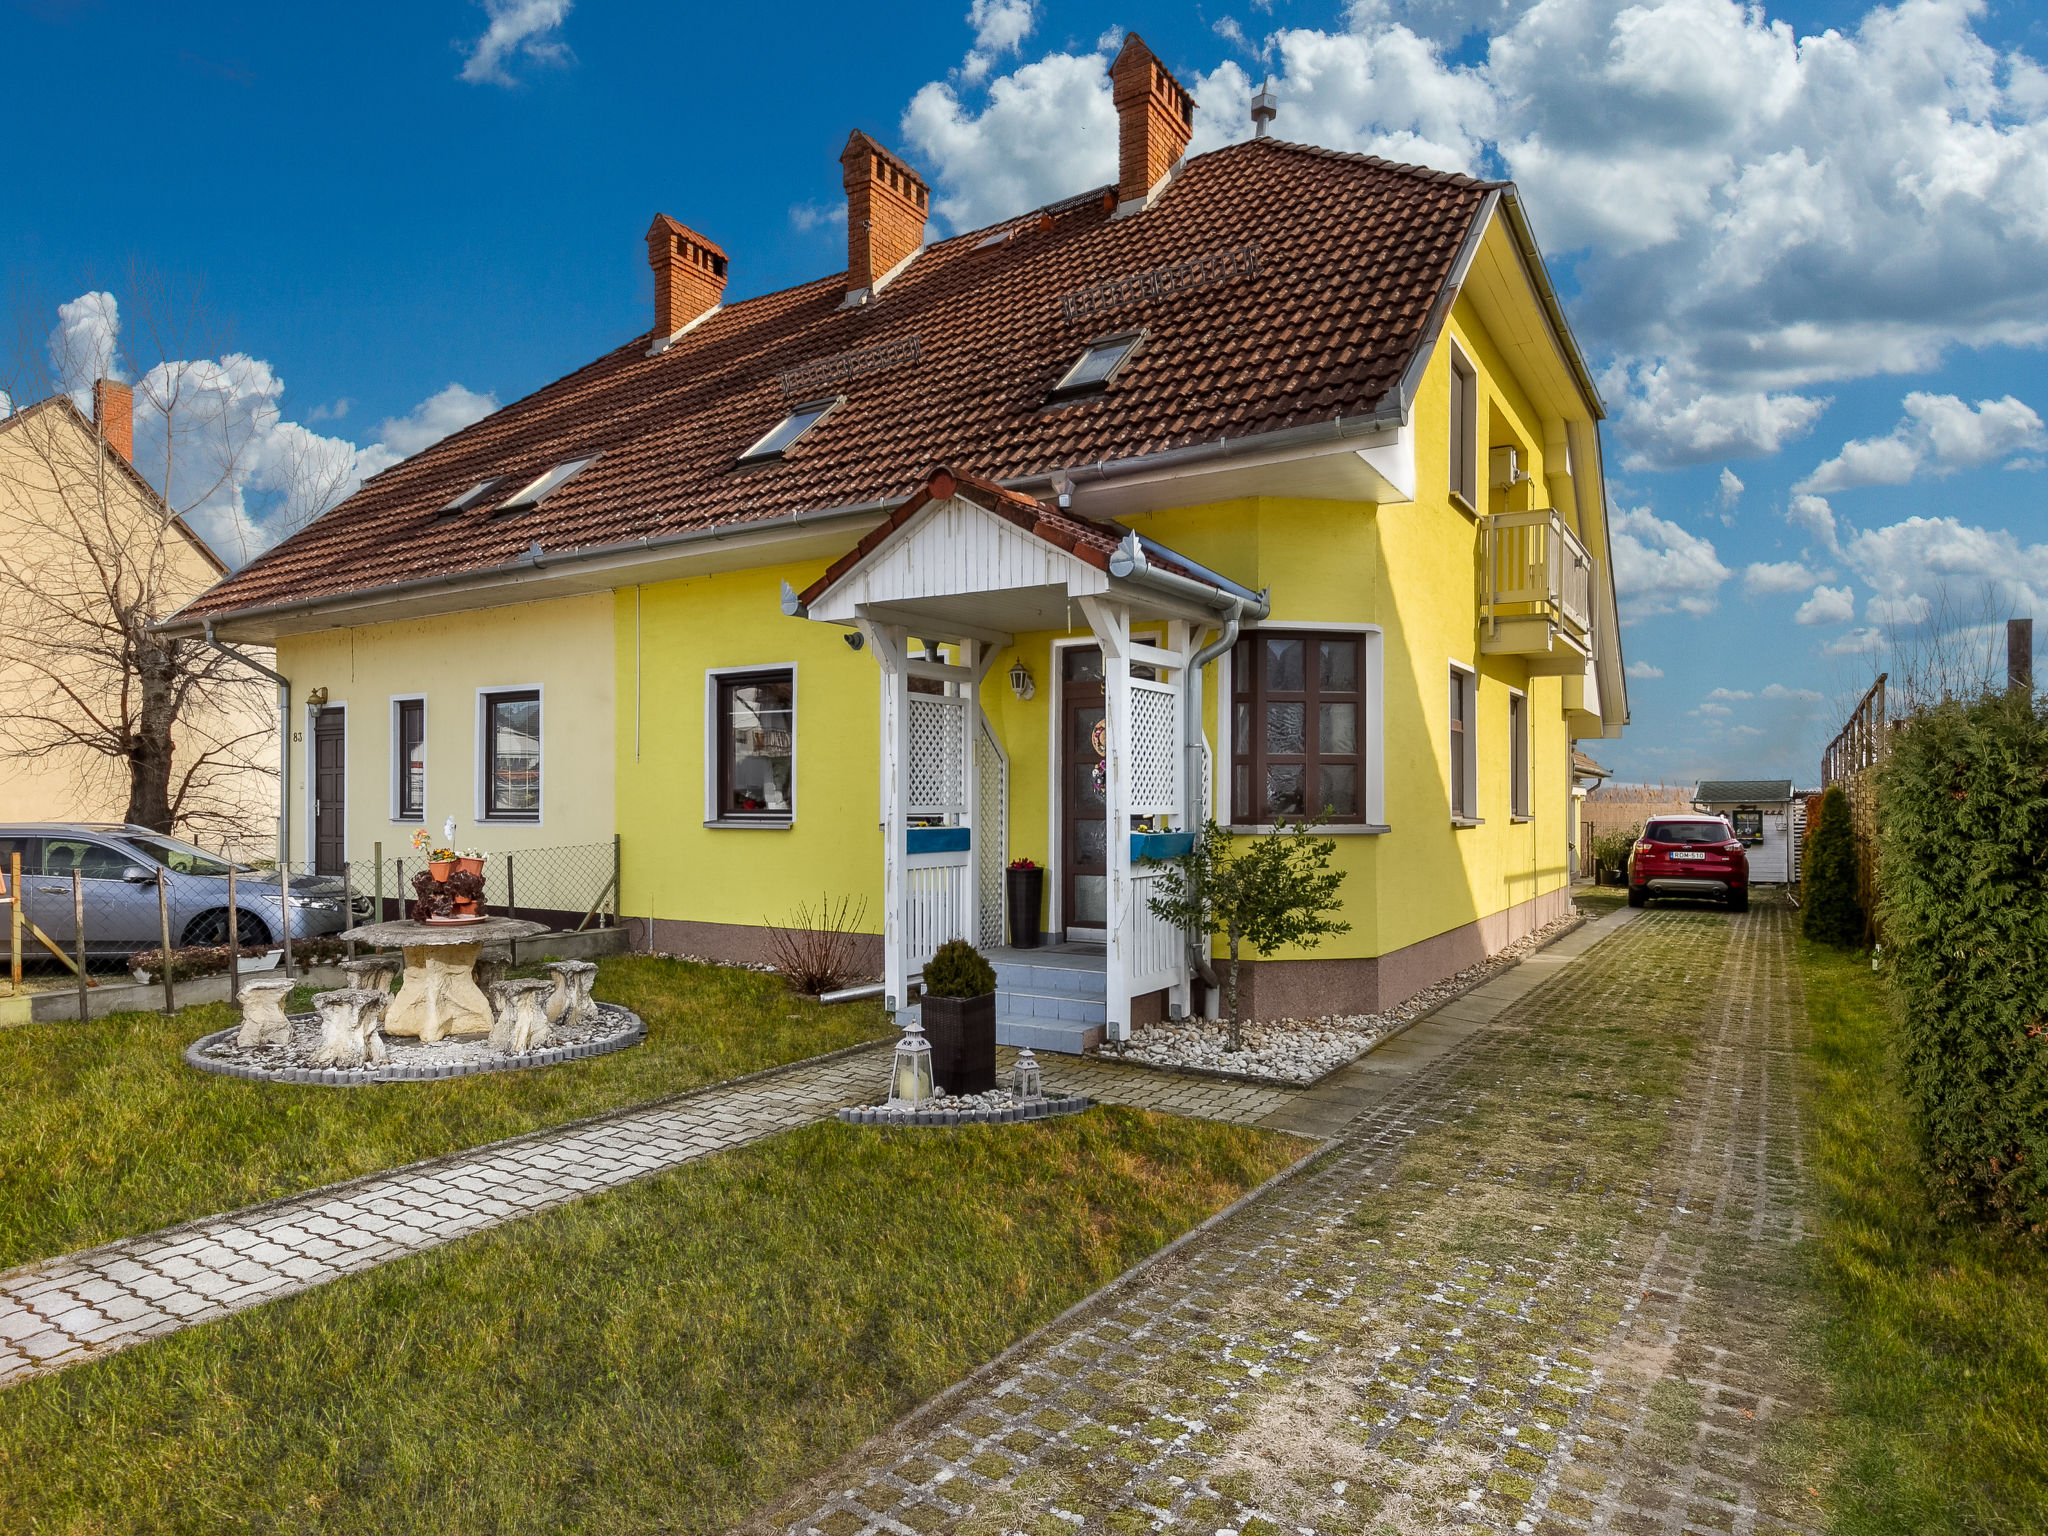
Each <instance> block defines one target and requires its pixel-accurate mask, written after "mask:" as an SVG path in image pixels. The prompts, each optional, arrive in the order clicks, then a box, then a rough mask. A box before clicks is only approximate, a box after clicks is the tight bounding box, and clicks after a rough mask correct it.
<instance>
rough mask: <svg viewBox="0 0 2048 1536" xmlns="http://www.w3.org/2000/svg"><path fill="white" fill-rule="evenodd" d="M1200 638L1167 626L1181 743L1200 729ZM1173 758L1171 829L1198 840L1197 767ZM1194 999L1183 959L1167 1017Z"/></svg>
mask: <svg viewBox="0 0 2048 1536" xmlns="http://www.w3.org/2000/svg"><path fill="white" fill-rule="evenodd" d="M1202 634H1203V629H1202V626H1200V625H1195V624H1189V623H1188V622H1187V621H1186V620H1185V619H1175V620H1174V621H1173V622H1172V623H1170V624H1168V625H1167V626H1166V648H1167V649H1168V650H1170V651H1172V652H1174V653H1175V654H1176V655H1178V656H1179V657H1180V659H1181V665H1180V669H1179V675H1178V676H1177V677H1176V678H1175V679H1174V681H1175V682H1177V683H1178V684H1179V685H1180V707H1181V739H1182V741H1185V740H1186V739H1187V737H1188V736H1189V735H1190V734H1191V732H1199V731H1200V730H1201V729H1202V716H1201V713H1200V711H1201V708H1202V692H1201V689H1202V683H1201V679H1200V678H1198V677H1197V676H1196V675H1195V670H1194V668H1192V667H1190V666H1189V665H1188V664H1187V663H1188V659H1189V658H1190V657H1192V656H1193V655H1194V653H1195V652H1196V651H1197V650H1199V649H1200V648H1201V644H1202ZM1190 721H1192V722H1193V723H1192V725H1190V724H1189V722H1190ZM1173 755H1174V761H1175V764H1176V765H1177V768H1178V773H1179V778H1178V780H1177V781H1176V783H1175V785H1174V799H1175V800H1176V801H1177V802H1178V803H1179V807H1180V808H1179V810H1177V811H1176V812H1175V813H1174V828H1175V830H1176V831H1180V832H1187V831H1190V830H1192V831H1193V832H1194V833H1195V835H1196V836H1198V837H1199V836H1200V835H1201V831H1202V822H1201V817H1200V816H1199V815H1198V814H1197V807H1198V806H1199V805H1200V803H1201V793H1200V790H1199V789H1198V788H1197V786H1196V784H1195V772H1196V766H1195V764H1194V763H1193V762H1191V761H1189V758H1190V754H1189V753H1188V752H1187V751H1186V750H1185V749H1184V748H1183V747H1182V745H1181V742H1175V743H1174V752H1173ZM1193 999H1194V969H1193V967H1191V966H1190V965H1189V964H1188V962H1187V957H1186V956H1185V955H1183V956H1182V957H1181V964H1180V979H1179V980H1178V981H1176V982H1175V983H1174V984H1173V985H1172V986H1171V987H1169V988H1168V989H1167V994H1166V1012H1167V1016H1168V1017H1169V1018H1175V1019H1184V1018H1186V1017H1187V1016H1188V1011H1189V1006H1190V1004H1191V1003H1192V1002H1193Z"/></svg>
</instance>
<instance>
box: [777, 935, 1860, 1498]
mask: <svg viewBox="0 0 2048 1536" xmlns="http://www.w3.org/2000/svg"><path fill="white" fill-rule="evenodd" d="M1803 1029H1804V1019H1803V1015H1802V1013H1801V1011H1800V1006H1799V994H1798V981H1797V976H1796V974H1795V972H1794V969H1793V957H1792V951H1791V940H1790V927H1789V914H1788V913H1787V912H1786V911H1785V910H1784V909H1780V908H1769V907H1762V906H1759V907H1758V908H1757V909H1755V910H1753V911H1751V912H1750V913H1748V914H1747V915H1745V916H1729V915H1727V914H1723V913H1721V912H1718V911H1710V910H1706V909H1700V910H1682V909H1670V908H1659V909H1653V910H1651V911H1649V912H1648V913H1646V914H1641V915H1639V916H1637V917H1636V918H1635V919H1634V920H1633V921H1629V922H1627V923H1626V924H1625V925H1623V926H1620V927H1619V928H1618V929H1617V931H1616V932H1615V933H1614V934H1613V935H1612V937H1609V938H1607V939H1605V940H1604V941H1603V942H1600V943H1597V944H1595V945H1594V946H1593V947H1592V948H1590V949H1589V950H1587V952H1586V953H1585V954H1584V955H1583V956H1582V957H1581V958H1579V959H1578V960H1576V961H1574V962H1572V963H1570V964H1568V965H1564V966H1560V967H1557V968H1556V969H1555V970H1554V971H1553V972H1552V974H1551V975H1550V977H1549V979H1548V980H1546V981H1544V982H1542V983H1541V984H1540V985H1536V986H1534V987H1533V988H1532V989H1531V990H1529V991H1527V992H1526V993H1525V994H1524V995H1523V996H1522V997H1521V998H1520V999H1519V1000H1517V1001H1515V1002H1514V1003H1512V1004H1511V1005H1510V1006H1509V1007H1508V1008H1506V1009H1505V1010H1504V1011H1503V1012H1501V1013H1500V1015H1499V1016H1498V1017H1497V1018H1496V1019H1494V1020H1493V1022H1492V1023H1490V1024H1489V1025H1487V1026H1486V1027H1485V1028H1483V1029H1480V1030H1479V1031H1477V1032H1476V1033H1474V1034H1473V1035H1471V1036H1470V1037H1469V1038H1467V1039H1465V1040H1464V1041H1463V1042H1462V1043H1460V1044H1458V1045H1457V1046H1456V1047H1454V1048H1453V1049H1451V1050H1449V1051H1448V1052H1446V1053H1445V1054H1443V1055H1442V1056H1440V1057H1438V1058H1437V1059H1436V1060H1435V1061H1434V1062H1433V1063H1432V1064H1431V1065H1429V1066H1427V1067H1425V1068H1424V1069H1422V1070H1420V1071H1418V1072H1416V1073H1415V1074H1414V1075H1413V1076H1412V1077H1410V1078H1408V1079H1407V1080H1405V1081H1403V1082H1402V1083H1401V1084H1399V1086H1398V1087H1396V1088H1394V1089H1393V1090H1392V1091H1391V1092H1388V1093H1385V1094H1384V1095H1382V1096H1380V1097H1378V1098H1377V1099H1376V1100H1374V1101H1373V1102H1371V1103H1370V1104H1369V1105H1368V1106H1366V1107H1365V1108H1364V1111H1363V1112H1362V1113H1361V1114H1360V1116H1359V1118H1358V1119H1357V1120H1356V1121H1355V1122H1354V1123H1353V1124H1352V1125H1351V1126H1350V1127H1349V1128H1348V1129H1346V1130H1345V1131H1344V1132H1343V1133H1342V1134H1341V1135H1340V1137H1339V1139H1338V1141H1337V1143H1336V1145H1335V1146H1334V1147H1333V1149H1332V1151H1331V1152H1330V1154H1329V1155H1327V1156H1326V1157H1325V1158H1323V1159H1321V1160H1320V1161H1318V1162H1316V1163H1313V1164H1311V1165H1310V1166H1309V1167H1308V1168H1307V1169H1306V1170H1305V1171H1304V1172H1303V1173H1302V1174H1300V1175H1298V1176H1297V1177H1296V1178H1295V1179H1293V1180H1292V1181H1290V1182H1288V1183H1286V1184H1284V1185H1282V1186H1280V1187H1278V1188H1277V1189H1276V1190H1275V1191H1273V1192H1271V1193H1269V1194H1268V1195H1266V1196H1265V1197H1263V1198H1262V1199H1260V1200H1259V1201H1257V1202H1254V1203H1253V1204H1252V1205H1250V1206H1248V1207H1246V1208H1245V1209H1244V1210H1242V1211H1241V1212H1240V1213H1238V1214H1237V1215H1236V1216H1234V1217H1232V1218H1231V1219H1230V1220H1228V1221H1226V1222H1224V1223H1221V1224H1220V1225H1218V1226H1217V1227H1216V1228H1213V1229H1212V1230H1211V1231H1210V1232H1208V1233H1206V1234H1204V1235H1203V1236H1202V1237H1201V1238H1199V1239H1198V1240H1197V1241H1195V1242H1194V1243H1191V1244H1190V1245H1188V1246H1187V1247H1186V1248H1184V1249H1182V1250H1181V1251H1180V1252H1179V1253H1177V1254H1175V1255H1173V1256H1171V1257H1170V1258H1169V1259H1168V1260H1167V1261H1165V1262H1163V1263H1161V1264H1160V1265H1157V1266H1154V1268H1153V1269H1152V1270H1150V1271H1148V1272H1147V1273H1146V1274H1145V1275H1143V1276H1142V1277H1140V1278H1139V1279H1138V1280H1137V1281H1135V1282H1134V1283H1132V1284H1131V1285H1129V1286H1126V1287H1123V1288H1120V1289H1118V1290H1116V1291H1114V1292H1112V1293H1111V1294H1110V1295H1109V1296H1107V1297H1106V1298H1105V1299H1104V1300H1103V1302H1102V1303H1101V1305H1099V1306H1097V1307H1095V1308H1093V1309H1091V1310H1089V1311H1087V1312H1084V1313H1083V1314H1082V1315H1081V1316H1080V1317H1078V1318H1077V1319H1075V1320H1073V1321H1071V1322H1069V1323H1067V1324H1063V1325H1062V1326H1061V1327H1060V1328H1058V1329H1055V1330H1053V1331H1052V1332H1051V1333H1050V1334H1048V1335H1047V1336H1045V1337H1044V1338H1042V1339H1041V1340H1039V1341H1037V1342H1036V1343H1034V1344H1033V1345H1032V1346H1031V1347H1030V1348H1029V1349H1027V1350H1025V1351H1023V1352H1021V1354H1020V1356H1019V1357H1016V1358H1012V1359H1010V1360H1007V1361H1005V1362H1002V1365H1001V1368H1000V1369H999V1370H996V1371H993V1372H990V1373H988V1375H987V1376H985V1377H983V1378H981V1379H978V1380H976V1381H974V1382H972V1383H970V1384H969V1386H968V1388H967V1389H966V1390H965V1391H963V1392H961V1393H958V1394H956V1395H955V1396H954V1397H952V1398H950V1399H949V1400H947V1402H945V1403H944V1404H942V1405H940V1406H938V1407H937V1408H935V1409H934V1410H932V1411H931V1412H929V1413H927V1414H926V1415H924V1416H922V1417H921V1418H919V1419H917V1420H914V1421H912V1422H911V1423H910V1424H908V1425H906V1426H902V1427H900V1428H899V1430H898V1431H896V1432H893V1433H892V1434H891V1435H889V1436H885V1437H882V1438H881V1439H879V1440H877V1441H875V1442H873V1443H871V1444H870V1445H869V1446H868V1447H866V1448H865V1449H864V1450H863V1451H862V1452H861V1453H859V1454H858V1455H857V1456H856V1457H854V1458H852V1459H851V1460H849V1461H848V1462H846V1463H843V1464H841V1465H840V1466H839V1467H837V1468H835V1469H833V1470H831V1471H830V1472H828V1473H826V1474H824V1475H823V1476H821V1477H820V1478H818V1479H817V1480H815V1481H814V1482H813V1483H812V1484H810V1485H809V1486H808V1487H807V1488H806V1489H805V1490H803V1491H802V1492H800V1493H799V1494H798V1495H797V1496H795V1497H793V1498H792V1499H790V1500H788V1501H786V1502H785V1503H783V1504H782V1505H779V1506H777V1507H776V1508H775V1509H773V1510H770V1511H768V1512H766V1513H764V1514H763V1515H762V1516H760V1517H758V1519H757V1522H756V1528H757V1529H760V1530H763V1531H786V1532H789V1533H791V1536H804V1533H808V1532H814V1531H815V1532H817V1533H819V1536H861V1533H864V1532H880V1531H886V1532H890V1533H892V1536H905V1533H908V1532H916V1533H918V1536H940V1533H942V1532H954V1531H958V1532H961V1533H964V1536H995V1533H997V1532H1003V1531H1023V1532H1029V1533H1032V1536H1055V1533H1058V1536H1067V1533H1071V1532H1074V1531H1076V1530H1098V1529H1106V1530H1109V1531H1114V1532H1118V1533H1129V1536H1137V1533H1149V1532H1151V1531H1154V1530H1158V1529H1171V1530H1174V1531H1186V1532H1189V1533H1191V1536H1211V1533H1236V1536H1278V1533H1280V1532H1282V1531H1287V1532H1292V1533H1322V1532H1331V1533H1344V1536H1354V1533H1366V1532H1370V1533H1375V1536H1377V1533H1382V1532H1393V1533H1407V1532H1425V1531H1426V1532H1439V1531H1458V1530H1502V1531H1505V1530H1516V1531H1543V1532H1563V1531H1583V1530H1589V1529H1599V1530H1620V1531H1631V1532H1671V1533H1674V1536H1676V1533H1680V1532H1686V1531H1693V1532H1702V1533H1704V1532H1722V1531H1726V1532H1737V1533H1744V1536H1747V1533H1750V1532H1760V1531H1786V1530H1819V1529H1821V1528H1822V1527H1823V1526H1824V1525H1825V1524H1826V1521H1827V1518H1828V1511H1827V1509H1826V1508H1825V1503H1824V1501H1825V1494H1824V1493H1823V1491H1822V1490H1824V1489H1825V1488H1827V1487H1828V1486H1829V1484H1828V1477H1829V1473H1828V1470H1827V1463H1828V1457H1829V1453H1828V1448H1827V1445H1826V1443H1825V1442H1824V1439H1823V1437H1822V1434H1821V1431H1820V1428H1819V1427H1818V1426H1819V1425H1820V1423H1821V1422H1822V1419H1821V1416H1819V1415H1816V1414H1814V1413H1812V1412H1811V1411H1810V1410H1811V1409H1812V1408H1813V1407H1815V1406H1816V1405H1817V1404H1818V1403H1819V1401H1820V1398H1821V1393H1822V1389H1821V1387H1820V1385H1819V1381H1820V1377H1819V1372H1818V1367H1817V1366H1816V1365H1815V1364H1814V1363H1813V1362H1814V1359H1815V1355H1816V1346H1815V1344H1814V1341H1815V1340H1816V1339H1817V1338H1818V1336H1819V1331H1820V1330H1819V1329H1818V1327H1817V1326H1816V1323H1815V1319H1814V1318H1813V1316H1812V1304H1811V1303H1810V1302H1809V1301H1808V1300H1807V1297H1808V1296H1809V1294H1810V1291H1811V1288H1810V1287H1807V1286H1803V1285H1802V1283H1801V1274H1802V1271H1801V1269H1800V1264H1801V1260H1802V1254H1803V1252H1804V1247H1803V1245H1802V1244H1801V1243H1800V1238H1801V1236H1802V1232H1803V1228H1804V1220H1805V1218H1804V1217H1803V1215H1802V1208H1803V1207H1802V1202H1803V1199H1804V1190H1803V1175H1802V1170H1801V1166H1800V1126H1799V1113H1800V1108H1799V1106H1800V1089H1799V1074H1798V1061H1799V1058H1798V1056H1797V1054H1796V1052H1797V1049H1798V1046H1799V1041H1800V1039H1801V1037H1802V1034H1803Z"/></svg>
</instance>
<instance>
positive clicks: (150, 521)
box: [0, 379, 277, 851]
mask: <svg viewBox="0 0 2048 1536" xmlns="http://www.w3.org/2000/svg"><path fill="white" fill-rule="evenodd" d="M93 399H94V419H93V420H90V421H88V420H87V419H86V418H85V416H84V415H83V414H82V413H81V412H80V411H79V410H78V409H77V407H75V406H74V405H73V404H72V403H71V401H70V399H69V398H68V397H66V396H63V395H54V396H51V397H50V398H48V399H45V400H39V401H37V402H35V403H34V404H32V405H29V406H25V407H23V408H22V409H20V410H18V411H15V412H14V413H13V414H11V415H9V416H7V417H5V418H0V820H4V821H9V822H35V821H101V822H121V821H127V820H140V819H142V818H143V817H150V818H151V825H156V826H158V829H159V830H164V831H168V830H172V828H173V827H175V828H176V829H177V830H179V831H182V832H184V833H185V834H186V835H188V836H197V837H201V838H203V839H205V840H206V841H207V842H209V843H214V844H216V845H244V844H246V845H247V846H248V847H249V848H250V849H251V850H252V851H255V850H267V848H268V846H269V836H268V834H269V830H270V828H271V825H272V822H273V819H274V817H275V815H276V810H275V805H276V798H277V788H276V779H275V777H274V774H273V773H272V772H271V765H272V764H273V763H274V762H275V761H276V751H277V747H276V742H277V713H276V711H275V709H274V708H272V707H271V705H270V703H269V695H268V692H267V690H266V689H265V688H264V687H263V685H261V684H260V682H258V680H257V679H256V678H255V677H254V676H253V674H250V673H248V672H246V671H245V670H244V669H241V668H239V667H233V666H230V665H228V664H227V663H225V661H224V660H223V659H222V658H219V657H216V656H213V655H212V654H211V653H206V652H203V651H202V650H201V648H199V647H197V646H195V645H193V644H192V643H191V642H190V641H189V640H184V641H178V640H171V641H161V642H159V641H154V640H152V638H151V637H150V636H149V634H148V628H147V627H148V624H149V621H151V620H152V619H155V618H159V617H161V616H163V615H165V614H168V613H170V612H171V611H172V610H173V609H176V608H179V607H181V606H183V605H184V604H186V603H188V602H190V601H191V600H192V599H193V598H194V597H196V596H198V595H199V594H200V593H201V592H204V591H205V590H206V589H207V588H209V587H211V586H212V585H213V584H214V583H216V582H217V581H219V580H220V578H221V577H222V576H223V575H225V574H226V572H227V567H226V566H225V565H223V564H222V563H221V561H220V560H219V559H218V557H216V556H215V554H214V553H213V551H212V550H211V549H209V548H208V547H207V545H206V543H205V541H204V540H203V539H201V538H200V537H199V535H198V534H197V533H195V532H194V531H193V530H192V528H191V527H190V526H189V525H188V524H187V523H186V522H185V520H184V519H183V518H181V517H177V516H175V515H174V514H173V513H172V512H171V511H170V509H169V508H168V507H166V506H165V504H164V502H163V500H162V498H161V497H160V496H158V494H157V493H156V491H155V490H154V488H152V487H151V486H150V485H149V483H148V482H147V481H146V480H144V479H143V477H142V476H141V475H140V474H139V473H137V471H136V469H135V466H134V463H133V456H134V399H133V392H132V391H131V390H130V389H129V387H128V386H127V385H124V384H119V383H116V382H113V381H111V380H107V379H101V380H99V381H98V382H97V383H96V384H95V386H94V390H93ZM152 651H155V652H156V654H155V655H154V656H153V655H152V654H151V653H152ZM165 660H169V661H170V663H171V665H169V666H168V667H159V666H158V665H157V664H156V663H157V662H161V661H165ZM174 694H175V695H177V697H176V698H175V699H173V698H172V695H174ZM131 769H133V771H131Z"/></svg>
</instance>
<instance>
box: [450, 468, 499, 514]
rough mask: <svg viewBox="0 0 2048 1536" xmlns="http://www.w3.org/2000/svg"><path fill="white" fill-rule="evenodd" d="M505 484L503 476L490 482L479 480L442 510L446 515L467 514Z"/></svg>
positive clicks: (496, 477)
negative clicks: (448, 513)
mask: <svg viewBox="0 0 2048 1536" xmlns="http://www.w3.org/2000/svg"><path fill="white" fill-rule="evenodd" d="M504 483H505V477H504V476H503V475H498V476H495V477H494V478H492V479H489V480H479V481H477V483H476V484H475V485H472V486H471V487H470V488H469V489H468V490H466V491H464V492H463V493H462V494H461V495H460V496H458V497H456V498H455V499H454V500H453V501H451V502H449V503H448V505H447V506H445V507H443V508H442V509H441V510H442V511H443V512H444V513H445V512H467V511H469V510H470V509H471V508H473V507H475V506H477V505H479V504H480V503H481V502H482V501H483V499H484V498H485V497H486V496H488V495H490V494H491V492H492V491H495V490H496V489H497V488H498V487H499V486H501V485H503V484H504Z"/></svg>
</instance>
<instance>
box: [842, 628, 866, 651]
mask: <svg viewBox="0 0 2048 1536" xmlns="http://www.w3.org/2000/svg"><path fill="white" fill-rule="evenodd" d="M839 638H840V639H842V640H844V641H845V642H846V648H847V649H848V650H850V651H857V650H859V649H860V648H861V647H862V646H864V645H866V644H867V643H868V637H867V636H866V635H864V634H862V633H861V632H860V631H859V630H857V629H849V630H848V631H847V632H846V633H845V634H843V635H841V636H840V637H839Z"/></svg>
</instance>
